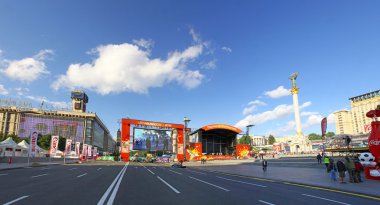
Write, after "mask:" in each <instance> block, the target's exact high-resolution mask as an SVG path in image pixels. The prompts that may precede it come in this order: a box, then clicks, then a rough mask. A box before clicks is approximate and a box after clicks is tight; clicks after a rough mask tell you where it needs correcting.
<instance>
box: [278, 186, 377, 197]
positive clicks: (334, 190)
mask: <svg viewBox="0 0 380 205" xmlns="http://www.w3.org/2000/svg"><path fill="white" fill-rule="evenodd" d="M283 184H288V185H293V186H300V187H305V188H310V189H317V190H323V191H330V192H336V193H341V194H347V195H352V196H359V197H363V198H368V199H373V200H377V201H380V198H379V197H374V196H369V195H365V194H358V193H353V192H347V191H341V190H336V189H329V188H323V187H317V186H311V185H303V184H296V183H291V182H283Z"/></svg>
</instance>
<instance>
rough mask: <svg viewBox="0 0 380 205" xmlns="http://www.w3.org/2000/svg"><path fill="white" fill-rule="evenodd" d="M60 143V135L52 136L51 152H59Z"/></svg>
mask: <svg viewBox="0 0 380 205" xmlns="http://www.w3.org/2000/svg"><path fill="white" fill-rule="evenodd" d="M58 143H59V137H58V136H51V143H50V154H51V155H52V154H54V155H55V154H57V149H58Z"/></svg>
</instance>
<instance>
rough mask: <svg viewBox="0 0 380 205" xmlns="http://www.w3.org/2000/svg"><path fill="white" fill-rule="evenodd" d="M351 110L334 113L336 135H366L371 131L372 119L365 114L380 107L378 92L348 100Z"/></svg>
mask: <svg viewBox="0 0 380 205" xmlns="http://www.w3.org/2000/svg"><path fill="white" fill-rule="evenodd" d="M349 100H350V106H351V110H350V111H347V110H342V111H338V112H335V113H334V117H335V126H336V132H337V134H353V135H360V134H366V133H369V132H370V131H371V121H372V119H370V118H368V117H366V113H367V112H368V111H370V110H373V109H375V108H376V107H377V106H378V105H380V90H377V91H373V92H369V93H365V94H362V95H359V96H355V97H352V98H350V99H349Z"/></svg>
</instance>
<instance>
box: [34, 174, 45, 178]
mask: <svg viewBox="0 0 380 205" xmlns="http://www.w3.org/2000/svg"><path fill="white" fill-rule="evenodd" d="M46 175H48V174H40V175H36V176H32V178H36V177H42V176H46Z"/></svg>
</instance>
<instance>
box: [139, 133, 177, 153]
mask: <svg viewBox="0 0 380 205" xmlns="http://www.w3.org/2000/svg"><path fill="white" fill-rule="evenodd" d="M133 149H134V150H146V151H158V150H159V151H161V150H162V151H172V131H171V130H153V129H144V128H134V129H133Z"/></svg>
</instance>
